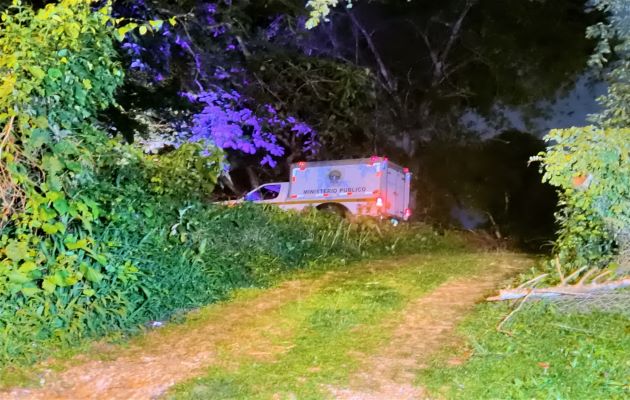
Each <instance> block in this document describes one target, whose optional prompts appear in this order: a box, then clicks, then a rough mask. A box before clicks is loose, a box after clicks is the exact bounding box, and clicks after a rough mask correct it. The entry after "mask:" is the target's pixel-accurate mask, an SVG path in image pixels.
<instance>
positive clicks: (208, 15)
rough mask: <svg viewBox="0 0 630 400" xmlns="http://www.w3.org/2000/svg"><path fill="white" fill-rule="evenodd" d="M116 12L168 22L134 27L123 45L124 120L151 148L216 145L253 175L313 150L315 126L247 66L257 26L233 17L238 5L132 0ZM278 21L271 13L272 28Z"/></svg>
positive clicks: (239, 12) (315, 146)
mask: <svg viewBox="0 0 630 400" xmlns="http://www.w3.org/2000/svg"><path fill="white" fill-rule="evenodd" d="M114 11H115V16H116V17H124V18H130V19H136V20H142V21H148V20H154V21H164V22H163V23H159V24H160V25H161V26H160V29H155V30H153V31H152V32H149V33H148V34H145V35H140V34H139V33H138V32H137V31H132V32H129V33H128V34H127V35H126V37H125V39H124V41H123V43H122V45H121V53H122V54H123V55H124V59H125V62H126V64H127V66H128V71H129V73H128V85H127V87H126V90H125V91H124V93H123V95H122V96H121V100H120V102H121V103H123V107H124V108H125V109H126V110H127V116H128V117H129V119H131V120H132V123H128V124H127V127H132V129H133V130H134V132H132V133H133V135H134V136H135V138H136V139H139V140H141V141H143V142H145V143H147V144H148V146H149V147H150V148H151V150H154V151H155V150H158V149H159V147H160V146H165V145H172V146H177V145H178V144H180V143H182V142H184V141H194V142H202V143H205V144H207V146H208V151H211V149H212V148H213V147H214V146H217V147H220V148H222V149H224V150H225V151H226V152H227V154H228V159H229V162H230V164H232V165H233V166H234V167H236V168H247V169H248V173H249V174H250V178H252V177H253V175H257V174H260V173H264V172H265V171H267V173H269V171H270V170H271V169H275V168H278V167H280V168H279V169H278V173H282V172H281V171H282V170H283V169H284V167H285V166H286V164H287V163H290V162H292V161H293V160H297V159H298V158H311V157H313V156H314V155H315V154H316V152H317V150H318V147H319V146H318V140H317V135H316V133H315V129H313V128H312V127H311V126H310V125H309V124H307V123H306V122H304V121H303V120H301V119H300V118H298V117H297V115H295V114H292V113H291V110H290V108H288V107H286V105H285V104H282V103H280V102H277V101H275V102H274V101H269V97H268V96H266V94H265V93H263V91H262V90H261V88H260V86H259V79H258V78H257V76H256V73H255V72H252V71H250V68H251V62H250V59H251V52H253V51H255V50H257V49H249V48H248V45H247V44H246V43H248V42H252V40H251V38H252V37H254V36H256V35H257V34H258V33H257V32H259V29H258V28H254V27H252V26H245V25H244V24H243V23H241V22H239V23H236V21H244V20H247V18H245V16H244V14H243V10H242V9H241V8H239V7H236V6H235V5H233V4H232V3H231V1H221V0H216V1H206V2H193V1H189V2H186V1H184V2H178V3H175V4H172V3H167V2H164V1H157V2H151V3H149V2H147V1H145V0H133V1H119V2H116V3H115V7H114ZM275 20H276V18H269V21H268V22H269V24H270V25H271V26H272V27H273V25H274V21H275ZM168 21H170V23H169V22H168ZM254 47H255V45H254ZM122 129H124V128H122ZM122 129H121V130H122ZM127 136H129V134H128V135H127ZM280 162H282V163H280ZM250 181H251V183H255V182H256V179H250Z"/></svg>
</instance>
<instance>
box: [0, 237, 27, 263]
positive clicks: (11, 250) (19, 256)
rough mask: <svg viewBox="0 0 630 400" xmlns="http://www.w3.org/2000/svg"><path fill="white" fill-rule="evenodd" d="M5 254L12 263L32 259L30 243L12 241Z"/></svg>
mask: <svg viewBox="0 0 630 400" xmlns="http://www.w3.org/2000/svg"><path fill="white" fill-rule="evenodd" d="M4 253H5V254H6V256H7V257H8V258H9V259H10V260H12V261H21V260H26V259H28V258H30V257H29V254H28V243H26V242H18V241H15V240H11V241H9V244H8V245H7V247H6V248H5V249H4Z"/></svg>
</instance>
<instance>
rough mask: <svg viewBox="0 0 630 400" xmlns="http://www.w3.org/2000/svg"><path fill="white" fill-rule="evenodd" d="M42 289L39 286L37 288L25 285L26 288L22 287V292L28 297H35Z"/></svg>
mask: <svg viewBox="0 0 630 400" xmlns="http://www.w3.org/2000/svg"><path fill="white" fill-rule="evenodd" d="M40 291H41V290H40V289H39V288H36V287H24V288H22V294H24V296H26V297H33V296H35V295H36V294H37V293H39V292H40Z"/></svg>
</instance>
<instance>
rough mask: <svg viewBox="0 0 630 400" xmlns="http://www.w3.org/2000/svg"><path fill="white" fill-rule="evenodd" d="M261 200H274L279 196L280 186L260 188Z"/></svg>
mask: <svg viewBox="0 0 630 400" xmlns="http://www.w3.org/2000/svg"><path fill="white" fill-rule="evenodd" d="M260 193H261V195H262V199H263V200H275V199H276V198H278V196H279V195H280V185H265V186H263V187H261V188H260Z"/></svg>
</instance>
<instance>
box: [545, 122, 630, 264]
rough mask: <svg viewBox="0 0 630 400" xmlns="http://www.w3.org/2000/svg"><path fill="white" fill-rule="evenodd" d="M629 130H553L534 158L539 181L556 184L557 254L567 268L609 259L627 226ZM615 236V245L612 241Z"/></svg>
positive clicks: (629, 204) (629, 218)
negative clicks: (544, 148)
mask: <svg viewBox="0 0 630 400" xmlns="http://www.w3.org/2000/svg"><path fill="white" fill-rule="evenodd" d="M629 137H630V129H628V128H625V129H624V128H609V129H603V128H596V127H585V128H571V129H561V130H553V131H551V132H550V134H549V135H548V136H547V137H546V140H547V141H548V142H549V143H550V145H549V147H548V148H547V151H546V152H543V153H541V154H540V155H539V157H538V158H537V159H538V160H540V161H542V165H543V169H544V180H545V181H547V182H549V183H550V184H552V185H554V186H556V187H558V188H559V192H560V193H559V194H560V205H561V206H562V210H561V211H560V212H559V213H558V214H557V218H558V221H559V223H560V232H559V233H560V234H559V238H558V241H557V243H556V246H557V251H558V254H559V256H560V258H561V259H562V260H563V261H564V262H565V263H566V264H567V265H568V266H572V267H581V266H584V265H592V266H604V265H606V264H607V263H610V262H611V261H612V257H613V255H614V254H615V252H616V251H618V250H619V249H618V248H616V247H615V246H617V247H618V246H622V247H623V246H627V243H625V242H623V240H622V236H623V234H624V232H627V231H628V229H630V140H628V138H629ZM615 240H616V241H617V243H615Z"/></svg>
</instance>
